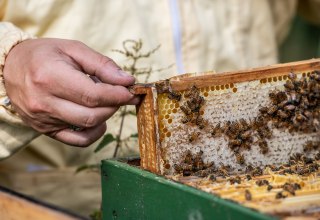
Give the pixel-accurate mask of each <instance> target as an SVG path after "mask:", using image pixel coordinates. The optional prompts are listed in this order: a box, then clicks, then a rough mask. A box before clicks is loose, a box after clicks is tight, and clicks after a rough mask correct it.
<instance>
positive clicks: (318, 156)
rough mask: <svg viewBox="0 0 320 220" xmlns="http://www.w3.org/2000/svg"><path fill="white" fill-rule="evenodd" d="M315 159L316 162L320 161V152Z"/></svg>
mask: <svg viewBox="0 0 320 220" xmlns="http://www.w3.org/2000/svg"><path fill="white" fill-rule="evenodd" d="M315 159H316V160H320V152H318V153H317V154H316V156H315Z"/></svg>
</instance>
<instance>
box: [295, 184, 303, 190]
mask: <svg viewBox="0 0 320 220" xmlns="http://www.w3.org/2000/svg"><path fill="white" fill-rule="evenodd" d="M293 188H294V190H299V189H301V185H300V184H299V183H294V184H293Z"/></svg>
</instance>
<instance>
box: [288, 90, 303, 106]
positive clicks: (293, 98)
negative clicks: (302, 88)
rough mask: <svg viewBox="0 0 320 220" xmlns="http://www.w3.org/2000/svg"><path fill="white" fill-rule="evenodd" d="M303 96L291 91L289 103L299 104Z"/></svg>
mask: <svg viewBox="0 0 320 220" xmlns="http://www.w3.org/2000/svg"><path fill="white" fill-rule="evenodd" d="M300 98H301V95H300V94H298V93H297V92H295V91H291V92H290V94H289V103H291V104H298V103H299V102H300Z"/></svg>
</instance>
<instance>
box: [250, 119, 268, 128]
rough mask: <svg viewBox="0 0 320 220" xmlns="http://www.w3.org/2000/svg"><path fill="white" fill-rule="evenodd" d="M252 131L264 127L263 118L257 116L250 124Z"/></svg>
mask: <svg viewBox="0 0 320 220" xmlns="http://www.w3.org/2000/svg"><path fill="white" fill-rule="evenodd" d="M251 124H252V127H253V129H259V128H260V127H262V126H264V124H265V119H264V117H263V116H258V117H256V118H255V119H253V121H252V122H251Z"/></svg>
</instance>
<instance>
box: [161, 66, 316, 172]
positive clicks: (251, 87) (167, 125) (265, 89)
mask: <svg viewBox="0 0 320 220" xmlns="http://www.w3.org/2000/svg"><path fill="white" fill-rule="evenodd" d="M296 74H297V77H298V78H301V77H308V76H309V75H310V72H307V73H304V72H303V73H296ZM287 79H288V73H285V74H283V75H279V76H277V77H269V78H263V79H261V80H255V81H250V82H240V83H230V84H221V85H214V86H207V87H203V88H200V96H202V97H204V99H205V104H204V106H203V107H202V108H201V109H200V112H199V114H200V115H201V116H202V117H203V118H204V119H205V120H206V121H207V122H208V123H209V124H217V123H221V122H225V121H228V120H229V121H235V120H239V119H245V120H248V121H250V120H253V119H254V118H255V117H257V115H258V113H259V111H258V110H259V108H261V107H262V106H266V105H268V104H269V102H270V100H269V98H268V94H269V92H270V91H272V90H274V89H277V90H283V89H284V87H283V84H284V83H285V82H286V80H287ZM186 92H188V91H181V100H180V101H178V100H175V99H170V98H168V93H162V94H158V101H157V103H158V109H159V110H158V121H159V137H160V146H161V147H160V150H161V163H160V164H161V165H160V166H161V167H160V169H161V173H164V174H172V173H174V169H173V166H174V165H175V164H178V163H179V161H181V155H183V154H184V153H185V152H186V151H191V152H192V153H196V152H199V151H200V150H201V151H203V152H204V161H205V162H206V163H208V162H212V161H214V162H215V164H216V165H219V164H221V165H226V164H232V166H233V168H234V169H235V170H236V171H244V170H245V167H246V166H244V165H246V164H248V163H245V164H244V165H240V164H238V163H237V161H236V160H237V159H236V155H235V153H234V152H233V151H232V150H230V148H229V147H228V140H226V138H225V137H217V138H214V137H212V136H211V135H210V132H209V131H208V129H206V128H205V129H201V130H200V129H199V128H198V127H197V126H194V125H190V124H183V123H181V121H182V119H183V117H184V114H183V112H182V111H181V109H180V106H181V105H182V104H181V103H183V101H184V98H185V94H186ZM272 132H273V136H274V137H273V138H272V139H270V140H267V142H268V145H269V152H268V154H266V155H264V154H261V153H260V149H259V147H258V146H257V144H253V145H252V147H251V150H248V151H243V152H242V155H243V157H244V158H245V161H250V164H251V165H253V166H266V165H268V164H275V165H280V164H282V163H284V162H287V161H288V160H289V157H290V156H292V155H294V154H296V153H301V152H302V151H303V145H304V144H305V143H306V141H319V133H318V132H315V133H313V134H307V135H306V134H301V133H294V134H292V133H289V132H288V131H287V130H278V129H275V128H273V131H272ZM193 133H197V134H198V137H196V140H195V141H193V142H191V143H190V141H188V137H190V135H192V134H193ZM311 154H313V156H314V155H315V152H311ZM309 156H312V155H309Z"/></svg>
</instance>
